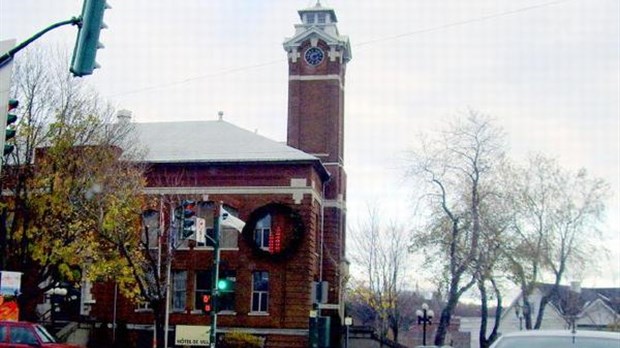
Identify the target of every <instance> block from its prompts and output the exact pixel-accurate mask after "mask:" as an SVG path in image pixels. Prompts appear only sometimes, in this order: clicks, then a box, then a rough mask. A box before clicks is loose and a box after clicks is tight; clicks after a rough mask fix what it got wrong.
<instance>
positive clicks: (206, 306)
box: [202, 294, 213, 313]
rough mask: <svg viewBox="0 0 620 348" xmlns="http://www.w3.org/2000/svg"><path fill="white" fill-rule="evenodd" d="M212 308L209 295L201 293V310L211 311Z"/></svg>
mask: <svg viewBox="0 0 620 348" xmlns="http://www.w3.org/2000/svg"><path fill="white" fill-rule="evenodd" d="M212 308H213V306H212V304H211V295H206V294H205V295H202V310H203V311H205V312H206V313H209V312H211V309H212Z"/></svg>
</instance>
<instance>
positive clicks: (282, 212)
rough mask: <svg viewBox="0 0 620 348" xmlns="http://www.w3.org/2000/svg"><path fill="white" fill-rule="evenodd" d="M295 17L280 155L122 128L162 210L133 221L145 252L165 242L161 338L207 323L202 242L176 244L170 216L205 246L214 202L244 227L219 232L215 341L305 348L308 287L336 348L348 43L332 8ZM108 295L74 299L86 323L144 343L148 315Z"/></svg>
mask: <svg viewBox="0 0 620 348" xmlns="http://www.w3.org/2000/svg"><path fill="white" fill-rule="evenodd" d="M299 15H300V18H301V24H297V25H295V33H294V35H293V36H292V37H291V38H288V39H286V41H285V42H284V49H285V51H286V53H287V57H288V66H289V96H288V98H289V102H288V124H287V127H288V128H287V130H288V131H287V144H286V145H285V144H282V143H279V142H276V141H273V140H270V139H267V138H265V137H262V136H260V135H258V134H255V133H253V132H249V131H246V130H244V129H241V128H239V127H237V126H235V125H233V124H230V123H228V122H226V121H224V120H223V119H221V118H220V120H213V121H194V122H174V123H132V126H134V127H135V129H136V134H137V136H138V139H139V143H140V144H141V145H143V146H145V148H146V149H147V150H148V152H147V154H146V157H145V161H146V162H147V164H148V165H149V172H148V178H147V179H148V187H147V190H146V191H147V192H146V194H147V195H149V196H151V197H159V198H161V200H162V202H166V203H163V204H162V205H161V206H160V208H154V209H153V210H152V211H150V213H147V214H145V225H146V226H147V227H150V230H149V231H150V232H149V233H150V234H152V237H153V238H152V239H151V240H152V241H154V243H153V244H152V247H153V248H154V249H155V250H156V249H157V247H158V244H157V240H158V239H157V236H158V235H164V236H169V238H168V239H167V240H169V241H173V243H175V248H174V251H173V258H172V262H171V272H170V274H171V278H170V279H171V292H170V296H171V298H170V301H169V303H170V304H169V305H170V315H169V323H170V329H171V331H170V332H174V328H175V327H176V326H178V325H199V326H209V325H210V324H211V317H210V316H208V315H206V314H204V313H203V312H202V310H201V308H202V307H203V304H202V296H203V295H205V294H210V293H211V289H213V274H212V265H213V260H214V248H213V244H212V243H211V242H210V241H209V239H208V238H207V239H206V240H205V241H203V240H201V238H197V239H198V240H197V241H193V240H188V239H183V236H182V229H181V228H178V227H177V226H179V221H178V219H177V221H175V218H174V217H173V216H174V211H175V209H176V208H177V207H178V204H180V203H179V202H182V201H183V200H192V201H194V202H195V204H194V206H193V210H194V211H195V213H196V216H197V217H200V218H202V219H204V228H205V231H206V234H207V236H213V233H214V232H213V231H214V229H215V228H216V220H217V218H216V212H217V211H219V209H218V206H219V204H220V202H221V203H222V204H223V207H224V208H225V209H226V211H228V212H229V213H230V214H232V215H235V216H237V217H238V218H240V219H241V220H243V221H245V222H246V225H245V227H243V229H242V231H241V232H238V231H237V230H235V229H234V228H230V227H224V226H220V227H222V228H221V229H220V231H221V237H220V246H221V248H220V255H221V256H220V267H219V275H220V277H219V278H220V279H222V278H226V279H229V280H231V281H233V282H234V284H235V287H234V292H232V293H227V294H225V295H222V297H221V301H219V304H220V308H219V309H220V312H219V314H218V317H217V324H218V329H217V332H218V334H225V333H227V332H230V331H231V330H235V331H243V332H247V333H250V334H253V335H257V336H260V337H262V338H263V339H264V342H265V346H266V347H288V348H293V347H307V346H308V340H309V338H308V335H309V313H310V311H311V310H312V309H313V301H312V299H311V293H312V284H313V282H320V281H326V282H327V284H328V285H329V286H328V291H327V301H326V303H324V304H321V305H319V311H320V312H319V314H320V315H322V316H328V317H330V319H331V320H330V323H331V335H332V336H333V337H332V338H331V346H337V345H338V344H339V343H338V342H339V337H338V336H339V333H340V326H341V325H340V322H341V321H340V318H342V316H343V311H344V303H343V283H342V282H343V281H344V279H345V277H346V275H347V270H348V267H347V261H346V259H345V220H346V203H345V202H346V174H345V171H344V159H343V153H344V148H343V143H344V133H343V130H344V84H345V67H346V64H347V62H348V61H349V60H350V59H351V49H350V44H349V41H348V38H347V37H346V36H342V35H340V34H339V33H338V29H337V26H336V23H337V19H336V15H335V12H334V11H333V10H332V9H329V8H325V7H322V6H321V5H320V3H318V2H317V4H316V6H314V7H311V8H308V9H303V10H300V11H299ZM241 98H242V96H241ZM170 202H177V203H176V204H177V207H175V206H174V205H175V204H171V203H170ZM147 235H148V233H147ZM194 237H195V236H194ZM113 294H114V290H113V287H112V286H111V284H107V285H106V284H97V285H95V286H94V287H93V288H92V290H91V292H90V295H88V296H86V297H87V298H88V299H89V300H93V301H94V303H93V304H92V305H91V307H90V311H89V316H90V317H91V318H94V319H95V320H96V321H98V322H103V323H105V322H108V323H109V322H112V321H113V320H115V321H116V322H122V323H124V324H126V325H127V328H129V329H130V330H133V333H134V334H135V335H134V336H136V335H137V336H140V337H143V338H144V339H140V340H139V341H140V342H144V341H147V342H150V341H149V340H148V337H152V323H153V317H152V313H151V312H150V311H149V309H148V308H143V307H139V306H138V307H136V306H135V305H132V304H130V303H129V302H127V301H125V300H123V299H122V298H120V299H119V298H117V299H116V300H114V298H113ZM89 296H90V297H89ZM113 303H115V304H116V305H112V304H113ZM173 343H174V341H172V342H171V343H170V344H169V345H170V346H172V345H173ZM145 346H146V345H145Z"/></svg>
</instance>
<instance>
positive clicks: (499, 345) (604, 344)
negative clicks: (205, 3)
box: [491, 330, 620, 348]
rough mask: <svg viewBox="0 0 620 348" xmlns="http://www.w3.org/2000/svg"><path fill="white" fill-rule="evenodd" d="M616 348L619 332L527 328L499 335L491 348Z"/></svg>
mask: <svg viewBox="0 0 620 348" xmlns="http://www.w3.org/2000/svg"><path fill="white" fill-rule="evenodd" d="M516 347H527V348H571V347H575V348H577V347H578V348H618V347H620V333H618V332H606V331H588V330H577V331H576V332H572V331H570V330H564V331H560V330H529V331H517V332H511V333H506V334H503V335H501V336H500V337H499V338H498V339H497V340H496V341H495V342H494V343H493V344H492V345H491V348H516Z"/></svg>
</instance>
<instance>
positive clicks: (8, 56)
mask: <svg viewBox="0 0 620 348" xmlns="http://www.w3.org/2000/svg"><path fill="white" fill-rule="evenodd" d="M81 21H82V19H81V18H79V17H73V18H71V19H69V20H66V21H62V22H58V23H55V24H52V25H50V26H49V27H47V28H45V29H43V30H41V31H40V32H38V33H36V34H34V35H33V36H32V37H31V38H29V39H28V40H26V41H24V42H22V43H20V44H19V45H17V46H15V47H14V48H13V49H11V50H9V51H8V52H6V53H5V54H3V55H2V56H0V68H2V67H4V65H6V64H7V63H8V62H10V61H11V60H12V59H13V57H14V56H15V54H17V52H19V51H21V50H22V49H24V48H25V47H26V46H28V45H30V44H31V43H32V42H33V41H35V40H36V39H38V38H40V37H41V36H43V34H45V33H47V32H48V31H50V30H53V29H56V28H58V27H62V26H63V25H68V24H71V25H77V24H79V23H80V22H81Z"/></svg>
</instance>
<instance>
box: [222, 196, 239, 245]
mask: <svg viewBox="0 0 620 348" xmlns="http://www.w3.org/2000/svg"><path fill="white" fill-rule="evenodd" d="M224 209H226V211H227V212H229V213H230V214H231V215H232V216H234V217H239V212H238V211H237V209H235V208H233V207H231V206H228V205H224ZM238 238H239V231H237V230H236V229H235V228H233V227H228V226H222V228H221V229H220V248H237V247H238V242H237V239H238Z"/></svg>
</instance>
